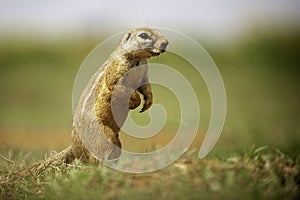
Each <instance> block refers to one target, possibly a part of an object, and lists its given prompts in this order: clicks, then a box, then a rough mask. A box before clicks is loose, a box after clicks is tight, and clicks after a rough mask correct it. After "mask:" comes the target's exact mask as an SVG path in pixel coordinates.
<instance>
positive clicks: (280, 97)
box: [0, 30, 300, 199]
mask: <svg viewBox="0 0 300 200" xmlns="http://www.w3.org/2000/svg"><path fill="white" fill-rule="evenodd" d="M298 35H299V30H297V31H295V32H293V31H291V32H289V33H288V34H283V35H282V34H281V33H277V32H276V31H272V32H257V31H256V32H254V33H253V34H252V35H248V36H245V37H244V38H241V40H237V41H236V43H234V44H231V45H228V46H225V47H217V46H216V47H214V46H210V45H209V44H208V45H206V46H205V47H206V48H207V47H209V48H208V52H209V53H210V54H211V56H212V58H213V59H214V60H215V62H216V64H217V66H218V68H219V70H220V72H221V74H222V76H223V79H224V83H225V88H226V93H227V102H228V104H227V118H226V123H225V126H224V129H223V133H222V136H221V138H220V140H219V141H218V143H217V145H216V147H215V148H214V150H213V151H212V153H211V154H209V156H208V157H207V158H206V159H204V160H200V159H198V157H197V156H196V150H194V149H193V148H199V144H200V142H201V140H202V137H203V133H205V131H206V128H207V125H208V122H209V118H210V109H209V108H210V102H209V94H208V93H207V89H206V87H205V85H204V83H203V80H202V79H201V78H200V79H198V78H197V79H196V78H195V79H194V78H190V80H191V83H192V84H194V85H197V86H198V85H199V88H198V87H197V88H196V89H197V90H198V91H199V93H198V94H197V95H198V96H197V97H198V99H199V102H200V103H199V104H200V109H201V122H200V128H199V133H202V135H201V134H199V135H200V136H198V137H199V138H198V142H197V143H195V144H194V145H193V146H192V149H190V150H189V151H188V152H187V153H186V154H184V155H183V156H182V157H181V158H180V159H179V160H178V161H176V163H174V164H172V165H171V166H169V167H167V168H164V169H162V170H159V171H157V172H153V173H148V174H127V173H121V172H117V171H114V170H112V169H109V168H107V167H105V166H101V165H100V166H97V167H96V166H88V165H82V164H81V163H80V162H75V163H73V164H72V165H69V166H64V165H62V166H59V167H54V166H52V167H51V166H50V167H49V169H48V170H47V171H45V172H44V173H43V174H41V175H40V176H38V177H36V176H28V177H23V178H21V179H20V180H19V181H18V182H9V183H7V182H5V181H4V182H2V183H1V188H0V191H1V196H0V199H199V198H202V199H221V198H223V199H297V197H298V198H299V195H300V194H299V182H300V175H299V162H300V161H299V155H300V150H299V146H300V131H299V130H300V123H299V120H300V106H299V101H300V95H299V92H298V91H299V85H300V81H299V75H300V71H299V67H298V66H299V59H298V57H297V55H298V54H297V53H298V51H299V45H300V42H299V37H298ZM101 40H102V38H97V39H96V40H90V39H87V38H81V39H78V38H73V39H72V38H71V39H67V40H57V41H43V40H38V39H37V40H36V39H34V40H33V39H32V40H30V39H29V40H24V39H18V38H9V39H5V40H1V46H0V94H1V96H0V110H1V112H0V146H1V149H0V155H1V156H2V157H1V158H0V160H1V161H0V174H1V175H3V174H7V173H8V174H10V173H13V172H14V171H17V170H19V169H23V168H26V167H28V166H30V165H31V164H33V163H34V162H36V161H38V160H41V159H42V160H43V159H45V158H44V157H45V153H46V152H49V150H53V149H55V150H60V149H63V148H64V147H66V146H67V145H69V140H70V132H71V127H72V108H71V105H72V99H71V96H72V86H73V82H74V79H75V76H76V72H77V70H78V68H79V66H80V63H81V62H82V61H83V59H84V58H85V57H86V55H87V54H88V52H90V51H91V50H92V48H93V47H94V46H96V45H97V44H98V43H99V41H101ZM165 58H167V57H163V56H161V58H160V59H161V60H160V61H161V62H163V63H167V64H170V65H172V66H174V68H176V69H177V70H179V71H180V70H181V71H180V72H181V73H182V74H184V76H186V77H194V76H193V75H194V74H195V73H194V71H192V70H187V68H183V67H182V66H187V65H188V64H187V63H186V61H184V60H180V59H179V60H177V59H175V58H173V57H172V59H169V60H165ZM169 58H170V57H169ZM154 61H155V60H154ZM153 90H154V94H155V98H156V99H155V101H156V102H159V103H162V104H166V110H167V111H168V113H170V114H169V115H168V121H167V124H166V127H165V128H164V129H163V132H162V133H161V134H158V135H157V136H155V137H153V138H151V139H149V140H143V141H140V140H135V139H133V138H130V137H126V136H124V135H121V137H120V138H121V140H123V141H122V142H123V144H124V148H125V149H126V148H127V149H129V150H132V151H136V152H148V151H151V150H153V149H155V148H159V147H160V146H161V145H164V144H166V143H167V142H168V141H170V140H171V139H172V138H173V135H172V134H166V133H167V132H174V130H173V129H176V127H177V125H178V124H176V123H174V121H176V119H177V118H178V116H179V115H178V111H176V110H175V109H173V108H174V107H177V106H178V102H177V101H176V99H175V98H174V96H172V94H170V92H169V91H167V90H165V89H164V88H161V87H156V86H154V87H153ZM167 94H168V95H167ZM170 97H172V101H170ZM132 116H133V117H134V118H136V119H137V122H138V123H139V124H142V125H143V124H145V123H147V122H148V121H149V118H148V116H147V114H144V115H143V116H142V117H141V116H140V114H139V113H137V112H133V113H132ZM174 119H175V120H174ZM172 128H173V129H172ZM149 142H150V143H149ZM249 144H257V147H260V148H257V147H254V146H250V147H249ZM266 145H267V146H268V148H265V147H264V146H266ZM247 147H249V148H248V149H246V148H247ZM279 149H280V150H279ZM282 152H284V153H282Z"/></svg>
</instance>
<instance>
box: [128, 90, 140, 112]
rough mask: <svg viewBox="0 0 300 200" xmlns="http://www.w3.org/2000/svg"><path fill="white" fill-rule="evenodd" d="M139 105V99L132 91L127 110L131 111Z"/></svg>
mask: <svg viewBox="0 0 300 200" xmlns="http://www.w3.org/2000/svg"><path fill="white" fill-rule="evenodd" d="M140 104H141V98H140V95H139V94H138V92H137V91H134V92H133V94H132V95H131V97H130V100H129V109H131V110H133V109H135V108H137V107H138V106H139V105H140Z"/></svg>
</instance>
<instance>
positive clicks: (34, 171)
mask: <svg viewBox="0 0 300 200" xmlns="http://www.w3.org/2000/svg"><path fill="white" fill-rule="evenodd" d="M74 159H75V157H74V155H73V151H72V147H71V145H70V146H68V147H67V148H66V149H64V150H62V151H61V152H59V153H56V154H54V155H52V156H50V157H49V158H47V159H46V160H42V161H39V162H36V163H34V164H33V165H31V166H29V167H27V168H25V169H21V170H19V171H17V172H14V173H10V174H4V175H1V176H0V183H1V184H3V183H7V182H14V181H18V180H20V179H21V178H24V177H27V176H33V177H38V176H39V175H40V174H42V173H43V172H44V171H46V170H47V169H48V168H49V167H53V166H60V165H62V164H69V163H71V162H72V161H73V160H74Z"/></svg>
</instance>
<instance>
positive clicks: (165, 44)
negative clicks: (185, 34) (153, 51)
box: [160, 41, 169, 53]
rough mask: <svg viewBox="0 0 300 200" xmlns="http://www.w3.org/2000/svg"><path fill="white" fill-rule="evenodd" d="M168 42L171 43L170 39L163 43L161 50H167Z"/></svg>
mask: <svg viewBox="0 0 300 200" xmlns="http://www.w3.org/2000/svg"><path fill="white" fill-rule="evenodd" d="M168 44H169V42H168V41H165V42H163V43H161V45H160V50H161V52H162V53H163V52H165V51H166V48H167V46H168Z"/></svg>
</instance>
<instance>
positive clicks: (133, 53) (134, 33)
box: [121, 27, 169, 59]
mask: <svg viewBox="0 0 300 200" xmlns="http://www.w3.org/2000/svg"><path fill="white" fill-rule="evenodd" d="M168 44H169V42H168V41H167V39H166V38H165V36H163V35H162V34H161V33H160V32H159V31H158V30H156V29H153V28H147V27H144V28H137V29H133V30H130V31H128V32H127V33H125V34H124V36H123V38H122V40H121V48H122V49H123V50H124V52H126V53H127V54H128V57H132V58H140V59H145V58H150V57H152V56H158V55H160V54H161V53H164V52H165V51H166V48H167V46H168Z"/></svg>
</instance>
